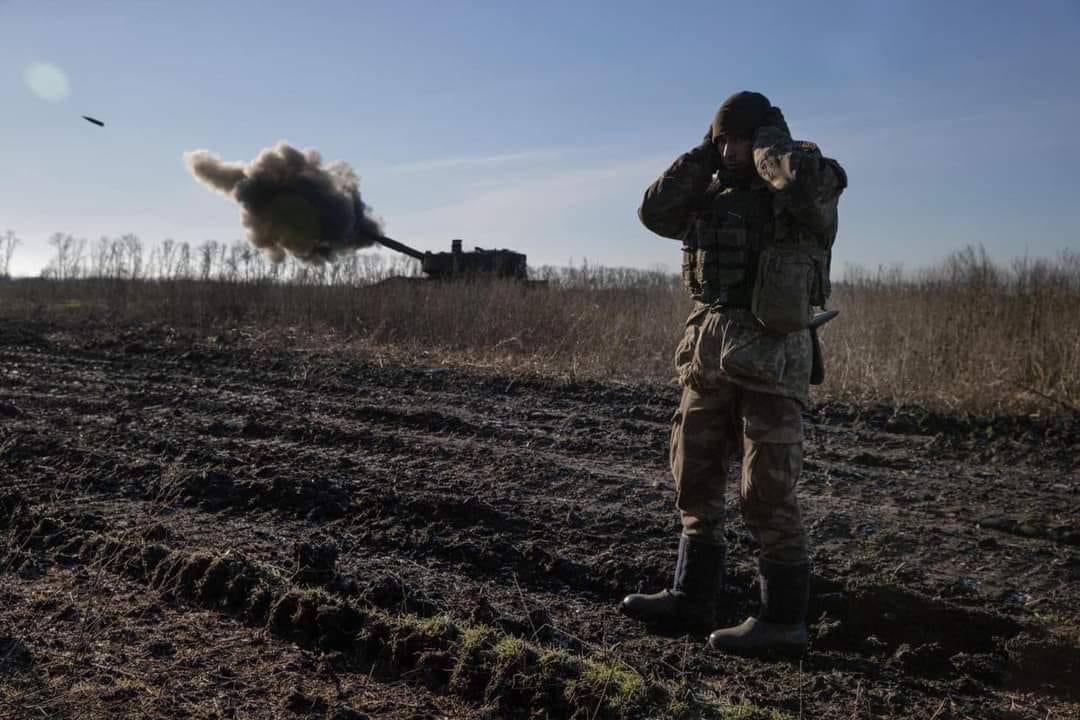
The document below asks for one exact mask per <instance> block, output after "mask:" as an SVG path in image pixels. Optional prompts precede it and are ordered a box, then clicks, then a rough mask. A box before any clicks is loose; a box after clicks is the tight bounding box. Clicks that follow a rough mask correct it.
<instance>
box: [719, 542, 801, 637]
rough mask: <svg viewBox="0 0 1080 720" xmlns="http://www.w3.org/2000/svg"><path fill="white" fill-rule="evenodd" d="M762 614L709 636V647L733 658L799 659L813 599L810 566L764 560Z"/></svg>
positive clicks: (761, 568)
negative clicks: (789, 657) (807, 611)
mask: <svg viewBox="0 0 1080 720" xmlns="http://www.w3.org/2000/svg"><path fill="white" fill-rule="evenodd" d="M758 568H759V570H760V573H761V612H760V613H759V614H758V617H756V618H747V619H746V620H745V621H744V622H743V623H742V624H741V625H736V626H735V627H729V628H722V629H720V630H717V631H716V632H714V633H713V634H712V635H710V636H709V647H711V648H712V649H713V650H719V651H721V652H726V653H731V654H734V655H749V656H758V657H769V656H797V655H802V654H803V653H804V652H806V646H807V645H808V644H809V642H810V639H809V636H808V634H807V631H806V606H807V603H808V602H809V599H810V565H809V564H807V563H782V562H776V561H774V560H766V559H765V558H762V559H761V560H760V561H759V562H758Z"/></svg>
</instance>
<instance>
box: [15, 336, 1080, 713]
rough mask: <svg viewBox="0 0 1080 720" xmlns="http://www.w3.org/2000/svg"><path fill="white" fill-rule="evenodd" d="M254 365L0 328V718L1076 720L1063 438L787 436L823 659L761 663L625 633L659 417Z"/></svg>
mask: <svg viewBox="0 0 1080 720" xmlns="http://www.w3.org/2000/svg"><path fill="white" fill-rule="evenodd" d="M244 335H245V334H244V333H236V334H235V337H236V338H239V339H237V340H234V341H232V342H228V343H222V342H220V341H218V340H215V341H213V342H210V341H209V340H207V339H206V338H199V337H197V336H187V337H185V336H184V334H183V333H178V332H176V331H175V330H172V329H170V328H160V327H145V328H125V329H122V330H118V331H117V330H111V329H108V328H93V327H80V328H71V327H59V326H49V325H42V324H35V325H29V324H20V325H11V324H7V323H4V322H3V321H0V473H2V480H0V717H24V716H28V714H27V713H28V712H34V713H36V714H39V715H40V714H41V713H40V712H38V710H42V711H46V712H51V713H52V716H56V717H65V716H70V717H92V716H94V713H97V715H98V716H100V717H110V716H120V715H135V716H143V717H174V716H176V715H177V713H178V712H180V710H182V713H181V714H186V715H189V716H195V717H210V716H217V717H230V716H235V717H240V716H251V715H252V714H253V713H254V714H256V715H257V716H260V717H325V718H334V717H341V718H345V717H357V716H364V715H367V716H369V717H384V716H385V717H424V716H425V715H427V716H431V717H435V716H451V717H470V718H471V717H475V718H480V717H509V716H521V717H528V716H534V717H589V718H592V717H660V716H679V715H681V716H685V717H700V716H710V715H711V716H716V717H725V716H727V717H762V718H768V717H781V718H782V717H800V713H801V715H802V716H803V717H820V718H833V717H835V718H850V717H887V718H889V717H892V718H901V717H937V718H948V717H957V718H959V717H979V718H983V717H1001V718H1021V717H1033V718H1035V717H1037V718H1047V717H1061V718H1071V717H1077V716H1080V650H1078V643H1080V630H1078V628H1080V609H1078V608H1080V551H1078V548H1077V537H1078V533H1080V520H1078V518H1080V497H1078V488H1080V466H1078V464H1077V463H1078V458H1080V423H1078V422H1077V419H1076V418H1072V417H1067V416H1060V415H1046V416H1041V417H1023V418H978V417H964V416H941V415H935V414H933V413H930V412H926V411H923V410H920V409H918V408H903V409H899V410H898V409H892V408H881V407H868V408H857V407H848V406H839V405H835V404H824V405H821V406H817V407H815V408H812V409H811V410H809V411H808V412H807V414H806V418H805V419H806V427H807V436H808V441H807V458H808V462H807V469H806V472H805V474H804V477H803V483H802V489H801V497H802V499H803V504H804V514H805V515H806V519H807V523H808V527H809V528H810V532H811V539H812V545H813V555H814V568H815V570H814V573H815V574H814V579H813V590H814V594H813V599H812V602H811V635H812V637H813V641H812V646H811V651H810V652H809V653H808V654H807V655H806V656H805V657H803V658H802V659H801V660H799V661H796V662H788V661H779V662H762V661H756V660H750V659H741V658H724V657H721V656H717V655H712V654H709V653H706V652H705V651H704V649H703V642H702V641H703V638H701V637H697V636H696V635H693V636H691V635H672V634H657V633H652V632H649V631H647V630H645V629H644V628H642V627H640V626H638V625H636V624H634V623H632V622H630V621H629V620H627V619H625V618H622V617H621V616H620V615H618V613H617V612H615V607H616V605H617V603H618V600H619V598H620V597H621V596H622V595H623V594H625V593H626V592H630V591H634V590H637V589H639V588H644V589H655V588H658V587H660V586H661V585H662V584H664V583H666V582H667V581H668V579H669V575H670V572H671V566H672V563H673V555H674V550H675V545H676V542H677V532H678V522H677V518H676V517H675V515H674V512H673V510H672V507H671V501H672V498H671V491H670V480H669V475H668V473H667V471H666V468H665V457H666V441H667V433H668V428H667V421H668V419H669V418H670V416H671V412H672V410H673V408H674V407H675V404H676V400H677V389H676V388H674V387H666V386H623V385H604V384H601V383H572V382H561V381H558V380H553V379H546V378H540V377H519V376H506V375H500V374H496V373H492V372H485V371H480V370H475V369H467V368H448V367H432V366H425V364H424V358H417V360H416V362H415V363H413V364H411V365H408V366H406V365H403V364H400V363H386V362H385V361H383V359H382V358H381V357H378V356H373V355H372V354H371V353H370V352H367V351H365V350H364V349H363V348H350V347H344V346H341V345H334V344H331V343H321V342H316V341H315V340H314V339H309V340H306V341H304V342H300V341H297V340H292V341H287V342H286V341H281V342H278V341H267V340H264V341H260V342H256V341H254V340H243V337H244ZM135 345H137V352H136V351H134V350H132V348H133V347H134V346H135ZM737 514H738V513H737V512H734V508H733V512H732V513H731V517H732V518H734V519H733V521H732V522H731V523H730V527H729V528H728V529H727V533H726V534H727V537H728V540H729V556H730V557H731V560H732V562H731V568H730V570H729V578H728V581H727V589H728V590H727V594H726V597H725V603H724V606H723V608H722V611H721V615H722V617H723V619H724V620H731V621H737V620H741V619H742V617H743V616H744V615H745V614H746V613H748V612H752V611H753V610H754V608H755V600H754V598H755V595H756V579H755V577H754V570H753V568H754V552H755V547H754V544H753V541H752V539H751V538H750V537H749V535H748V534H747V532H746V529H745V527H744V526H743V525H742V523H741V521H739V520H738V519H737ZM88 638H96V640H94V642H96V643H97V645H94V644H93V643H92V642H90V641H89V640H88ZM198 638H203V641H205V642H207V647H205V648H204V647H202V646H197V643H198V642H199V640H198ZM206 638H211V639H210V640H206ZM90 648H96V649H94V650H93V653H96V654H93V658H94V659H93V663H92V664H87V663H86V662H84V661H85V660H86V658H87V657H90V656H88V655H87V653H88V652H90ZM208 649H209V650H214V649H216V653H215V654H214V655H213V658H214V659H213V662H214V663H215V665H214V668H213V669H214V673H213V674H212V676H207V675H205V672H204V671H205V668H201V669H200V668H199V667H197V666H191V667H185V668H183V669H181V670H177V671H176V672H177V673H179V674H174V675H170V674H169V672H166V671H164V670H162V668H168V667H169V666H170V663H171V664H173V665H175V664H177V663H178V662H179V660H178V659H184V661H185V662H186V660H187V659H190V658H193V657H196V656H199V657H203V655H201V654H202V653H204V651H206V650H208ZM257 650H258V652H256V651H257ZM263 651H265V658H267V659H263ZM284 658H288V660H284ZM76 659H78V660H79V662H75V660H76ZM203 662H210V661H209V660H204V661H203ZM275 663H277V664H276V665H275ZM260 667H264V668H265V669H266V671H265V672H255V670H258V669H259V668H260ZM154 668H158V669H157V670H154ZM270 668H274V669H273V671H272V672H271V670H270ZM200 672H202V673H203V674H202V675H200ZM207 677H211V679H209V680H207ZM177 693H180V694H177ZM165 698H168V700H166V699H165ZM88 708H89V709H90V710H92V711H93V712H88V711H87V709H88ZM221 708H232V710H231V711H229V712H231V713H232V714H231V715H230V714H229V712H225V713H224V714H222V711H221ZM80 712H81V713H82V714H80ZM245 713H247V714H246V715H245Z"/></svg>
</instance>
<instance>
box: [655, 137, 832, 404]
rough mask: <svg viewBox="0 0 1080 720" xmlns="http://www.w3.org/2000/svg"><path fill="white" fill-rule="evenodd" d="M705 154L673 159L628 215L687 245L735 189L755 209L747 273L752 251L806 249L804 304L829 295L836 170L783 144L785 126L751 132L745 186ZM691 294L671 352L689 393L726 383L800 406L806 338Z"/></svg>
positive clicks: (802, 146) (718, 218)
mask: <svg viewBox="0 0 1080 720" xmlns="http://www.w3.org/2000/svg"><path fill="white" fill-rule="evenodd" d="M711 152H712V151H711V148H709V147H707V146H706V145H702V146H699V147H697V148H694V149H693V150H691V151H690V152H688V153H685V154H683V155H681V156H680V157H679V158H678V159H676V160H675V162H674V163H673V164H672V165H671V167H670V168H668V169H667V170H666V171H665V172H664V174H663V175H661V176H660V178H659V179H657V180H656V182H654V183H653V184H652V185H650V186H649V188H648V189H647V190H646V191H645V197H644V200H643V201H642V203H641V207H640V209H639V210H638V216H639V217H640V218H641V221H642V223H643V224H644V225H645V226H646V227H647V228H649V229H650V230H652V231H653V232H655V233H657V234H658V235H662V236H664V237H669V238H672V239H676V240H682V241H684V243H688V236H689V235H690V234H693V233H709V232H713V231H718V230H719V229H720V227H721V226H722V225H723V224H724V219H723V218H724V216H725V214H729V213H728V208H729V207H730V204H729V200H730V198H731V197H733V195H734V194H735V193H733V191H734V190H736V189H738V190H740V191H741V197H743V198H744V200H743V203H744V205H745V206H746V207H752V208H754V209H755V210H754V211H752V212H750V213H748V215H747V220H746V222H747V223H748V224H749V227H748V228H747V230H748V231H749V233H750V235H751V236H752V237H753V238H754V240H753V242H752V243H751V245H753V246H754V250H755V253H753V254H752V255H751V259H750V260H749V272H750V274H751V275H753V274H754V273H756V272H757V267H756V263H757V257H758V255H757V254H756V253H757V252H758V251H760V250H761V249H762V248H764V247H769V246H773V245H776V244H781V243H796V244H797V243H800V242H801V243H808V244H809V245H810V246H812V247H814V248H815V249H816V251H817V252H819V254H820V256H821V258H822V259H821V260H820V261H815V262H816V263H817V273H816V274H817V278H816V280H815V281H814V282H815V283H816V284H815V287H814V288H813V290H812V291H811V292H809V293H808V294H809V299H810V302H811V303H813V304H818V305H820V304H822V303H823V302H824V299H825V298H827V297H828V294H829V281H828V273H829V267H828V265H829V257H830V251H831V248H832V244H833V241H834V240H835V238H836V228H837V203H838V200H839V197H840V193H841V192H842V191H843V189H844V188H845V187H846V185H847V177H846V175H845V173H844V171H843V169H842V168H841V167H840V165H839V163H837V162H836V161H835V160H832V159H829V158H825V157H823V156H822V155H821V153H820V151H819V150H818V148H817V146H816V145H814V144H813V143H809V142H803V141H794V140H792V139H791V137H790V135H789V134H788V132H787V128H786V127H764V128H762V129H761V130H759V131H758V133H757V136H756V137H755V139H754V149H753V154H754V164H755V166H756V169H757V177H756V178H754V180H753V181H752V182H750V183H749V184H747V183H745V182H744V183H741V184H740V183H738V182H737V181H736V180H735V179H734V178H732V177H730V176H727V175H726V174H725V173H724V172H723V171H719V172H718V171H716V170H715V168H714V167H713V165H712V163H713V162H715V161H714V160H713V159H712V157H710V155H711ZM725 203H728V204H725ZM740 207H741V206H740ZM740 212H741V211H740ZM695 290H696V288H691V293H692V294H693V295H694V296H695V299H697V300H699V302H698V303H697V304H696V306H695V308H694V310H693V311H692V312H691V313H690V316H689V318H688V319H687V321H686V333H685V335H684V337H683V340H682V342H681V343H680V344H679V347H678V349H677V350H676V354H675V365H676V369H677V370H678V373H679V380H680V382H682V383H683V384H684V385H689V386H691V387H694V388H695V389H698V390H708V389H709V388H711V387H716V386H717V385H719V384H720V383H723V382H733V383H736V384H738V385H741V386H743V387H746V388H748V389H751V390H756V391H759V392H767V393H771V394H776V395H783V396H785V397H791V398H793V399H795V400H797V401H799V402H801V403H803V404H806V402H807V396H808V389H809V380H810V368H811V340H810V333H809V331H808V330H805V329H803V330H797V331H794V332H786V333H778V332H773V331H770V330H767V329H765V327H764V326H763V325H762V323H761V322H760V321H759V320H758V318H756V317H755V316H754V314H753V313H752V312H751V311H750V309H749V307H748V306H747V304H745V303H723V302H716V301H711V302H710V301H709V298H708V297H704V298H701V297H698V295H697V294H696V293H695ZM807 309H808V306H807Z"/></svg>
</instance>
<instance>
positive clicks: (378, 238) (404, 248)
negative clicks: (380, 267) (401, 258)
mask: <svg viewBox="0 0 1080 720" xmlns="http://www.w3.org/2000/svg"><path fill="white" fill-rule="evenodd" d="M371 238H372V240H374V241H375V242H377V243H379V244H380V245H382V246H383V247H388V248H390V249H391V250H397V251H398V252H399V253H402V254H403V255H408V256H409V257H412V258H416V259H417V260H423V259H424V253H422V252H420V251H419V250H414V249H413V248H411V247H409V246H408V245H405V244H403V243H399V242H398V241H397V240H392V239H391V238H388V237H384V236H382V235H372V236H371Z"/></svg>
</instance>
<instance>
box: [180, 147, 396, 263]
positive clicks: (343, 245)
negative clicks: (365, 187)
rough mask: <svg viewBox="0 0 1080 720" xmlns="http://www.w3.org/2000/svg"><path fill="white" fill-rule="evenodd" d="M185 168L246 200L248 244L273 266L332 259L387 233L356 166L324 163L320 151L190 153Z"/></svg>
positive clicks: (243, 205)
mask: <svg viewBox="0 0 1080 720" xmlns="http://www.w3.org/2000/svg"><path fill="white" fill-rule="evenodd" d="M184 163H185V164H186V165H187V168H188V170H189V171H190V172H191V174H192V175H194V176H195V177H196V179H198V180H199V181H200V182H201V183H203V184H204V185H207V186H208V187H210V188H212V189H213V190H216V191H218V192H220V193H222V194H224V195H228V196H229V197H231V198H232V199H234V200H236V201H237V202H238V203H240V207H241V209H242V212H241V220H242V222H243V224H244V227H245V228H247V237H248V240H249V241H250V242H251V244H252V245H254V246H255V247H257V248H259V249H261V250H263V251H265V252H266V254H267V256H268V257H269V258H270V259H271V260H273V261H274V262H281V261H282V260H284V259H285V253H289V254H290V255H293V256H294V257H296V258H298V259H300V260H303V261H305V262H310V263H323V262H328V261H332V260H334V259H335V258H336V257H338V256H339V255H341V254H343V253H347V252H349V251H352V250H356V249H359V248H364V247H369V246H371V245H373V244H374V243H375V240H374V238H373V237H372V236H373V235H382V234H383V230H382V226H381V225H380V223H379V222H378V221H377V220H375V219H374V218H372V217H371V216H370V215H369V212H370V208H368V206H367V205H365V204H364V202H363V200H361V199H360V185H359V180H358V178H357V176H356V173H355V172H354V171H353V169H352V168H351V167H350V166H349V165H348V163H345V162H341V161H338V162H332V163H329V164H328V165H326V166H323V164H322V157H321V156H320V155H319V153H318V152H317V151H315V150H312V149H307V150H297V149H296V148H294V147H292V146H291V145H289V144H288V143H286V142H285V141H281V142H279V143H278V144H277V145H274V146H273V147H271V148H266V149H265V150H263V151H262V152H260V153H259V156H258V157H256V158H255V159H254V160H253V161H251V162H250V163H244V162H227V161H225V160H222V159H221V158H219V157H217V156H216V155H214V154H212V153H211V152H209V151H208V150H194V151H192V152H186V153H184Z"/></svg>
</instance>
